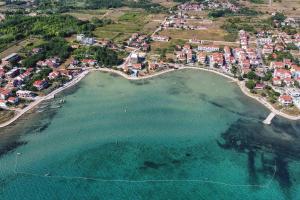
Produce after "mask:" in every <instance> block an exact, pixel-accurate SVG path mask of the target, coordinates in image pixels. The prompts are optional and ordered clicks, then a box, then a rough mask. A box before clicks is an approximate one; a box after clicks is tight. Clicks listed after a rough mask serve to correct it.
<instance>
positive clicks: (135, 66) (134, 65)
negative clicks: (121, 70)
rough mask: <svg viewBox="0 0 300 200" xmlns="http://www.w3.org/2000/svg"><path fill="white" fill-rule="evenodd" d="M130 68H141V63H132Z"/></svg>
mask: <svg viewBox="0 0 300 200" xmlns="http://www.w3.org/2000/svg"><path fill="white" fill-rule="evenodd" d="M132 68H133V69H135V70H141V69H142V64H141V63H136V64H132Z"/></svg>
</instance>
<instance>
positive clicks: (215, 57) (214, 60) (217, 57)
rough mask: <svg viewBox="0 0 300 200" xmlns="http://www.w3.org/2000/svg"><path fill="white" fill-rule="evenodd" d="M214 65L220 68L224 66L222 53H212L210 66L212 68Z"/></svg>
mask: <svg viewBox="0 0 300 200" xmlns="http://www.w3.org/2000/svg"><path fill="white" fill-rule="evenodd" d="M215 64H217V65H218V66H222V65H223V64H224V59H223V54H222V53H213V54H212V55H211V56H210V65H211V66H213V65H215Z"/></svg>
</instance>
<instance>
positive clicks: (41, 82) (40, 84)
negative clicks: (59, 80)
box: [33, 80, 48, 90]
mask: <svg viewBox="0 0 300 200" xmlns="http://www.w3.org/2000/svg"><path fill="white" fill-rule="evenodd" d="M33 86H34V87H35V88H36V89H37V90H43V89H45V88H46V87H47V86H48V82H47V81H46V80H37V81H35V82H34V83H33Z"/></svg>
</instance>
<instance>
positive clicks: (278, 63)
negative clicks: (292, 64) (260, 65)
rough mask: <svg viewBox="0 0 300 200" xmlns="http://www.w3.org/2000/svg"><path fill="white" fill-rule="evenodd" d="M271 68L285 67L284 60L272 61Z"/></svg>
mask: <svg viewBox="0 0 300 200" xmlns="http://www.w3.org/2000/svg"><path fill="white" fill-rule="evenodd" d="M270 68H272V69H276V68H284V63H283V62H271V64H270Z"/></svg>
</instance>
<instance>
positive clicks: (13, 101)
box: [7, 97, 19, 105]
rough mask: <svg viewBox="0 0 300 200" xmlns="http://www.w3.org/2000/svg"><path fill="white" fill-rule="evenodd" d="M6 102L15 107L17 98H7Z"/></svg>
mask: <svg viewBox="0 0 300 200" xmlns="http://www.w3.org/2000/svg"><path fill="white" fill-rule="evenodd" d="M7 102H9V103H11V104H13V105H16V104H18V103H19V98H18V97H9V98H8V99H7Z"/></svg>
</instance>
